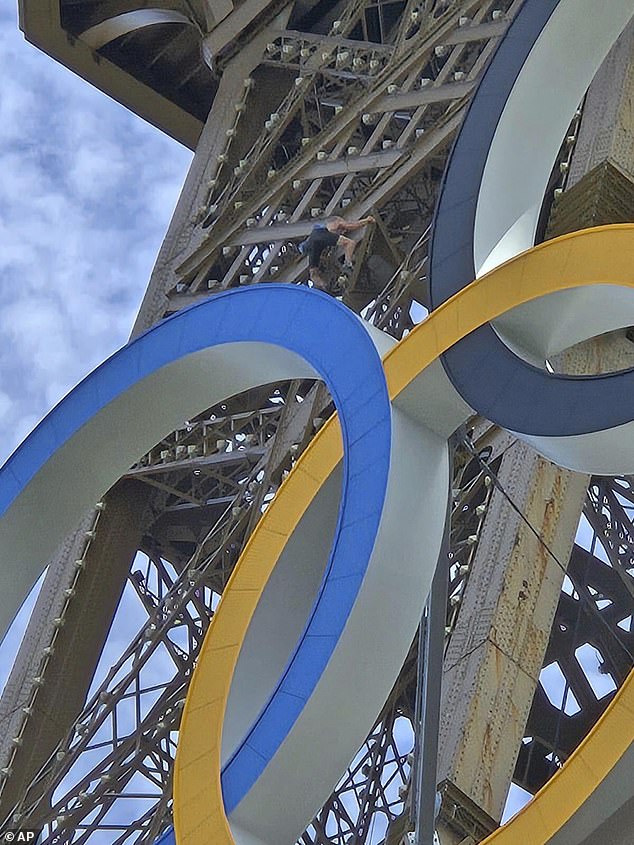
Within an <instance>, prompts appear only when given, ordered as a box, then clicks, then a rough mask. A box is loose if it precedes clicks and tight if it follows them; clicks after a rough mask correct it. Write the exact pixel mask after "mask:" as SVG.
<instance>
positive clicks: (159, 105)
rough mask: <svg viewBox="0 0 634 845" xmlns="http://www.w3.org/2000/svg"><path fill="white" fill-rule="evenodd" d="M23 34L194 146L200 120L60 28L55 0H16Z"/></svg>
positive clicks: (116, 98)
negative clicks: (17, 0)
mask: <svg viewBox="0 0 634 845" xmlns="http://www.w3.org/2000/svg"><path fill="white" fill-rule="evenodd" d="M18 5H19V16H20V28H21V29H22V31H23V32H24V36H25V38H26V39H27V40H28V41H30V42H31V43H32V44H34V45H35V46H36V47H39V48H40V50H43V51H44V52H45V53H48V54H49V55H50V56H52V57H53V58H54V59H57V61H59V62H61V63H62V64H63V65H66V67H68V68H70V69H71V70H73V71H74V72H75V73H77V74H78V75H79V76H81V77H83V78H84V79H85V80H87V81H88V82H90V83H92V84H93V85H95V86H96V87H97V88H99V89H100V90H101V91H103V92H104V93H106V94H108V95H109V96H110V97H112V98H113V99H115V100H117V102H119V103H121V104H122V105H124V106H126V108H129V109H130V110H131V111H133V112H134V113H135V114H138V115H139V117H141V118H143V119H144V120H147V121H148V122H149V123H152V124H153V125H154V126H156V127H157V128H158V129H161V130H162V131H163V132H166V133H167V134H168V135H171V136H172V138H175V139H176V140H177V141H180V142H181V143H182V144H184V145H185V146H186V147H189V148H190V149H194V147H195V146H196V143H197V141H198V138H199V136H200V132H201V130H202V124H201V122H200V121H199V120H197V119H196V118H194V117H192V115H190V114H188V113H187V112H185V111H183V109H181V108H179V107H178V106H177V105H175V104H174V103H172V102H170V101H169V100H168V99H166V98H165V97H163V96H161V95H160V94H157V93H156V91H154V90H153V89H152V88H149V87H148V86H147V85H145V84H143V83H142V82H140V81H139V80H137V79H135V78H134V77H133V76H130V75H129V74H128V73H125V71H123V70H121V68H118V67H117V66H116V65H114V64H113V63H112V62H110V61H108V59H106V58H104V57H103V56H99V55H97V53H95V51H94V50H93V49H92V48H91V47H89V46H88V45H87V44H86V43H84V42H83V41H81V40H79V39H77V38H69V37H68V34H67V33H66V31H65V30H64V29H63V28H62V25H61V21H60V13H59V0H19V4H18Z"/></svg>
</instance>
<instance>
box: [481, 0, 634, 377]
mask: <svg viewBox="0 0 634 845" xmlns="http://www.w3.org/2000/svg"><path fill="white" fill-rule="evenodd" d="M633 14H634V9H633V7H632V2H631V0H610V3H609V4H605V5H603V6H602V8H601V14H597V7H596V2H595V0H561V2H560V3H559V5H558V6H557V8H556V9H555V11H554V12H553V14H552V15H551V17H550V19H549V20H548V22H547V24H546V26H545V27H544V29H543V31H542V33H541V34H540V36H539V38H538V39H537V41H536V42H535V44H534V46H533V48H532V50H531V52H530V54H529V56H528V58H527V59H526V61H525V63H524V66H523V67H522V70H521V72H520V74H519V76H518V78H517V81H516V83H515V85H514V87H513V90H512V91H511V94H510V96H509V99H508V101H507V103H506V106H505V108H504V111H503V113H502V116H501V118H500V121H499V124H498V127H497V130H496V132H495V135H494V138H493V141H492V143H491V146H490V149H489V154H488V157H487V162H486V165H485V169H484V174H483V178H482V183H481V186H480V193H479V196H478V203H477V208H476V218H475V231H474V246H473V248H474V263H475V268H476V274H477V276H482V275H484V274H485V273H487V272H489V271H490V270H492V269H494V267H497V266H498V265H500V264H502V263H503V262H505V261H508V260H509V259H511V258H513V257H514V256H516V255H518V254H519V253H520V252H523V251H524V250H526V249H529V248H530V247H531V246H532V245H533V243H534V239H535V230H536V227H537V221H538V217H539V212H540V208H541V203H542V198H543V196H544V192H545V190H546V187H547V184H548V179H549V176H550V172H551V170H552V166H553V162H554V160H555V157H556V155H557V151H558V149H559V147H560V145H561V141H562V138H563V136H564V133H565V132H566V129H567V128H568V126H569V124H570V120H571V118H572V115H573V113H574V111H575V109H576V108H577V105H578V104H579V102H580V101H581V98H582V97H583V95H584V93H585V91H586V89H587V88H588V86H589V85H590V83H591V81H592V79H593V77H594V75H595V74H596V72H597V70H598V69H599V67H600V65H601V63H602V61H603V59H604V58H605V56H606V55H607V53H608V52H609V50H610V47H611V46H612V44H613V43H614V41H615V40H616V39H617V38H618V36H619V34H620V33H621V31H622V30H623V29H624V28H625V26H626V25H627V23H628V21H629V20H630V19H631V17H632V15H633ZM553 80H555V81H556V82H553ZM633 319H634V295H633V294H632V292H631V291H629V290H624V289H622V288H617V287H616V286H615V287H614V288H610V290H609V293H608V291H606V288H605V286H601V287H597V288H588V287H586V288H579V289H576V290H570V291H562V292H559V293H557V294H554V295H552V296H549V297H547V298H544V299H540V300H536V301H534V302H530V303H527V304H525V305H522V306H520V307H519V308H516V309H514V310H513V311H511V312H509V313H508V314H505V315H504V316H503V317H500V318H498V319H497V320H496V321H495V323H494V326H495V329H496V331H497V332H498V334H499V335H500V337H501V338H502V339H503V340H504V342H505V343H506V344H507V345H508V346H509V347H510V348H511V349H512V350H513V351H514V352H515V353H516V354H518V355H519V356H520V357H522V358H524V359H525V360H527V361H529V362H530V363H533V364H535V365H537V366H539V367H543V366H544V360H545V359H546V358H548V357H549V356H551V355H554V354H555V353H557V352H560V351H562V350H563V349H566V348H568V347H570V346H573V345H574V344H575V343H579V342H581V341H583V340H587V339H589V338H591V337H594V336H596V335H599V334H603V333H604V332H608V331H612V330H614V329H617V328H622V327H625V326H629V325H632V322H633Z"/></svg>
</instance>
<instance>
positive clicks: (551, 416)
mask: <svg viewBox="0 0 634 845" xmlns="http://www.w3.org/2000/svg"><path fill="white" fill-rule="evenodd" d="M633 13H634V10H633V8H632V4H631V2H630V1H629V0H614V2H610V3H608V4H605V5H604V6H603V7H602V9H601V14H600V15H599V14H597V10H596V4H595V3H594V2H591V1H590V0H527V2H525V3H524V5H523V6H522V8H521V10H520V11H519V13H518V15H517V17H516V19H515V20H514V21H513V23H512V24H511V26H510V28H509V30H508V33H507V35H506V36H505V38H504V39H502V41H501V42H500V45H499V46H498V49H497V51H496V53H495V55H494V57H493V59H492V61H491V63H490V65H489V67H488V69H487V71H486V73H485V74H484V77H483V79H482V81H481V82H480V85H479V87H478V89H477V91H476V93H475V94H474V96H473V99H472V101H471V105H470V108H469V112H468V114H467V117H466V118H465V121H464V123H463V125H462V127H461V129H460V132H459V135H458V137H457V140H456V142H455V145H454V148H453V151H452V153H451V157H450V160H449V164H448V166H447V170H446V173H445V179H444V184H443V187H442V191H441V195H440V199H439V202H438V206H437V213H436V219H435V225H434V231H433V236H432V245H431V259H430V280H431V281H430V284H431V299H432V303H433V306H434V307H437V306H438V305H439V304H440V303H441V302H443V301H445V300H446V299H447V298H448V297H449V296H451V295H452V294H454V293H455V292H456V291H458V290H460V289H461V288H463V287H464V286H465V285H468V284H469V283H470V282H471V280H472V279H474V278H475V277H476V276H477V275H478V274H479V273H480V272H481V271H482V268H483V266H484V268H485V269H490V268H491V266H495V264H499V263H501V261H504V260H507V259H509V258H511V257H513V255H516V254H517V253H518V252H521V251H522V250H525V249H528V248H529V247H530V246H531V244H532V243H533V242H534V241H533V238H534V235H535V227H536V224H537V218H538V215H539V210H540V205H541V200H542V196H543V194H544V191H545V188H546V185H547V182H548V178H549V175H550V171H551V169H552V166H553V161H554V159H555V156H556V153H557V150H558V149H559V146H560V144H561V139H562V137H563V135H564V133H565V131H566V128H567V127H568V124H569V122H570V119H571V117H572V114H573V112H574V110H575V109H576V108H577V105H578V103H579V102H580V100H581V98H582V96H583V94H584V92H585V90H586V88H587V86H588V85H589V83H590V81H591V79H592V77H593V76H594V74H595V72H596V70H597V69H598V67H599V65H600V63H601V61H602V60H603V58H604V56H605V55H606V53H607V51H608V50H609V48H610V46H611V45H612V43H613V42H614V40H615V39H616V38H617V36H618V35H619V33H620V32H621V30H622V29H623V27H624V26H625V25H626V24H627V22H628V21H629V20H630V18H631V16H632V14H633ZM552 80H556V84H553V81H552ZM633 272H634V271H633ZM584 295H585V296H586V297H587V296H588V295H589V294H584ZM592 302H593V304H592V307H586V309H585V311H583V310H578V309H579V308H581V305H580V303H579V301H578V298H576V297H574V296H572V295H567V296H566V297H563V298H562V299H561V300H560V301H559V302H557V303H555V302H553V303H551V304H550V305H549V308H550V311H551V313H550V314H545V313H543V311H542V312H540V311H538V310H533V311H532V312H531V319H530V320H529V321H528V325H527V326H526V328H525V330H524V331H523V332H520V333H519V335H518V336H514V335H513V333H512V330H509V331H505V332H504V337H505V339H507V340H508V341H509V345H507V344H506V343H505V342H504V341H503V340H502V339H501V338H500V336H499V334H498V333H497V332H496V330H495V329H494V328H493V327H492V326H483V327H482V328H480V329H478V331H476V332H474V333H473V334H472V335H470V336H469V337H466V338H464V339H463V340H462V341H461V342H460V344H458V345H457V346H456V347H455V349H451V350H449V351H448V352H447V353H446V354H445V355H444V356H443V365H444V367H445V369H446V372H447V374H448V376H449V378H450V379H451V381H452V383H453V384H454V386H455V387H456V389H457V390H458V391H459V393H460V394H461V395H462V396H463V397H464V399H465V401H466V402H468V403H469V404H470V405H471V406H472V407H474V408H477V409H478V411H479V412H480V413H481V414H482V415H483V416H485V417H487V418H488V419H490V420H492V421H494V422H496V423H498V424H499V425H501V426H503V427H504V428H507V429H509V430H511V431H515V432H519V433H522V434H527V435H530V436H533V437H535V436H548V437H560V436H564V435H565V436H568V435H583V434H586V433H588V432H596V431H601V430H604V429H608V428H613V427H615V426H618V425H621V424H623V423H626V422H628V421H629V420H631V419H632V417H633V416H634V405H632V404H631V403H630V402H628V401H627V399H628V397H631V396H634V372H621V373H617V374H611V375H609V376H596V377H587V378H579V377H569V376H565V375H552V374H550V373H548V372H547V371H546V370H545V368H544V367H543V364H544V358H545V357H547V355H548V354H552V352H553V351H558V349H557V348H555V349H553V348H552V346H551V347H549V343H548V340H549V339H548V338H547V339H546V341H545V344H544V346H543V348H541V349H531V350H530V351H529V352H528V353H527V354H526V355H525V356H524V357H525V358H527V359H529V360H523V358H522V357H520V356H519V355H518V354H515V352H514V351H512V349H518V348H519V349H521V348H522V343H523V340H524V338H525V337H529V338H530V337H531V335H534V334H536V333H537V332H539V331H540V329H541V327H540V323H541V322H544V321H546V320H552V326H551V331H552V333H556V332H557V330H558V329H559V327H560V326H561V324H562V323H563V322H567V323H570V324H573V325H571V327H570V329H571V336H570V338H569V342H568V344H567V345H572V344H573V343H576V342H578V341H579V340H583V339H585V338H586V337H588V336H592V334H595V333H596V334H598V333H599V332H600V331H608V330H610V329H614V328H618V327H621V326H626V325H630V324H631V322H632V320H633V319H634V302H633V301H632V300H631V298H630V299H628V300H627V301H626V302H625V307H623V303H621V302H620V301H619V303H618V308H617V307H615V308H613V309H612V311H611V319H610V320H609V321H607V323H606V322H604V321H602V319H601V312H602V311H606V310H609V309H610V303H609V302H606V300H605V297H604V298H603V300H602V301H601V303H598V302H597V300H596V298H595V299H593V301H592ZM553 309H556V313H557V315H558V316H557V317H554V316H553V315H554V314H555V311H554V310H553ZM575 319H576V325H574V323H575ZM580 325H581V328H582V332H581V334H577V333H576V331H577V329H579V326H580ZM583 329H586V330H587V331H586V333H585V336H584V334H583ZM500 331H502V329H501V328H500ZM520 335H521V336H520ZM553 343H554V341H553ZM558 345H559V347H560V348H563V345H565V337H564V338H561V339H560V341H559V343H558ZM556 346H557V344H555V347H556ZM540 353H541V361H540V360H539V359H540ZM531 362H533V363H534V362H537V363H539V365H540V366H541V368H540V367H539V366H534V365H533V363H531ZM572 409H574V411H573V412H572V413H571V410H572ZM536 445H537V447H538V448H540V447H539V444H536Z"/></svg>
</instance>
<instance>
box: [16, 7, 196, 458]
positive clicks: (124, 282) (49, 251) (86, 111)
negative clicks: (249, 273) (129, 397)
mask: <svg viewBox="0 0 634 845" xmlns="http://www.w3.org/2000/svg"><path fill="white" fill-rule="evenodd" d="M15 7H16V8H17V3H15ZM16 8H12V4H3V9H2V10H0V79H1V80H2V81H1V82H0V434H1V437H0V461H1V460H3V459H4V458H6V457H7V456H8V454H9V453H10V452H11V451H12V450H13V449H14V448H15V447H16V446H17V445H18V443H19V442H20V440H21V439H22V438H23V437H24V435H25V433H26V432H27V431H28V429H29V428H30V427H32V425H33V423H34V422H36V421H37V420H38V419H40V418H41V417H42V416H43V415H44V414H45V413H46V412H47V411H48V410H49V409H50V408H51V407H52V406H53V405H54V404H55V403H56V402H57V401H59V399H60V398H61V397H62V396H63V394H64V393H66V392H67V391H68V390H69V389H70V388H71V387H72V386H73V385H74V384H76V383H77V382H78V381H79V380H80V379H81V378H82V377H83V376H84V375H86V374H87V373H88V372H89V371H90V370H91V369H93V368H94V367H95V366H96V365H98V364H99V363H100V362H101V361H102V360H103V359H104V358H106V357H107V356H108V355H109V354H111V353H112V352H113V351H114V350H115V349H116V348H118V347H119V346H121V345H122V344H123V343H125V342H126V340H127V337H128V335H129V332H130V329H131V327H132V323H133V321H134V317H135V315H136V312H137V310H138V306H139V304H140V301H141V298H142V296H143V292H144V290H145V287H146V285H147V282H148V279H149V276H150V272H151V269H152V265H153V263H154V259H155V257H156V254H157V253H158V249H159V246H160V244H161V241H162V238H163V235H164V233H165V231H166V229H167V224H168V222H169V218H170V216H171V213H172V210H173V207H174V204H175V201H176V198H177V196H178V194H179V192H180V188H181V186H182V183H183V181H184V177H185V173H186V170H187V167H188V165H189V162H190V161H191V153H190V152H189V151H188V150H186V149H184V148H183V147H181V146H180V145H178V144H177V143H176V142H174V141H172V140H171V139H169V138H167V137H166V136H164V135H162V134H161V133H160V132H159V131H158V130H156V129H154V128H153V127H151V126H149V125H148V124H145V123H143V122H142V121H141V120H140V119H139V118H137V117H135V116H134V115H133V114H131V113H130V112H128V111H127V110H126V109H124V108H123V107H122V106H120V105H118V104H117V103H114V102H113V101H112V100H110V99H109V98H107V97H106V96H105V95H104V94H102V93H101V92H99V91H97V90H96V89H95V88H93V87H92V86H90V85H89V84H88V83H86V82H84V81H83V80H81V79H79V78H78V77H76V76H75V75H74V74H72V73H71V72H70V71H68V70H67V69H66V68H63V67H62V66H60V65H58V64H57V63H55V62H54V61H52V60H51V59H50V58H49V57H48V56H46V55H44V54H43V53H41V52H40V51H39V50H37V49H35V48H34V47H32V46H31V45H30V44H28V43H27V42H26V41H25V40H24V38H23V36H22V33H21V32H20V31H19V29H18V24H17V16H16Z"/></svg>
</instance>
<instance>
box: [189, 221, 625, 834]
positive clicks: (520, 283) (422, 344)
mask: <svg viewBox="0 0 634 845" xmlns="http://www.w3.org/2000/svg"><path fill="white" fill-rule="evenodd" d="M633 236H634V226H630V225H624V226H614V227H606V228H603V229H594V230H588V231H585V232H581V233H575V234H574V235H569V236H566V237H564V238H561V239H558V240H556V241H549V242H548V243H546V244H543V245H542V246H540V247H537V248H535V249H533V250H531V251H530V252H528V253H525V254H523V255H521V256H519V257H518V258H517V259H515V260H513V261H511V262H509V263H508V264H506V265H504V266H502V267H500V268H498V269H496V270H494V271H493V272H492V273H490V274H489V275H488V276H484V277H482V278H481V279H479V280H477V281H476V282H474V283H473V284H472V285H469V286H468V287H467V288H465V289H463V290H462V291H460V292H459V293H458V294H456V295H455V296H454V297H453V298H452V299H450V300H449V301H447V302H445V303H444V304H443V305H441V306H440V307H439V308H438V309H437V310H436V311H434V312H433V313H432V314H431V315H430V317H429V318H428V319H427V320H426V321H425V322H424V323H421V324H420V325H419V326H418V327H417V328H416V329H415V330H414V331H413V332H412V333H411V334H410V335H409V336H408V337H407V338H406V339H405V340H404V341H402V342H401V343H400V344H398V345H397V346H396V347H395V348H394V349H393V350H392V351H391V352H390V353H388V355H387V356H386V357H385V359H384V367H385V372H386V377H387V382H388V387H389V392H390V396H391V397H392V399H393V403H394V406H395V408H399V407H400V406H401V407H408V409H409V410H410V412H411V409H412V407H417V406H419V405H420V404H421V403H420V402H417V401H416V396H417V394H418V392H419V391H421V393H424V385H425V380H426V378H427V376H428V374H429V372H430V366H431V365H432V364H433V362H434V361H435V360H436V359H437V358H438V357H439V356H440V355H441V354H442V353H443V352H445V351H446V350H447V349H449V348H450V347H452V346H453V345H454V344H456V343H457V342H459V341H460V340H461V339H462V338H464V337H465V336H466V335H468V334H469V333H470V332H472V331H474V330H475V329H477V328H478V327H479V326H481V325H483V324H485V323H486V322H488V321H490V320H492V319H495V318H496V317H497V316H499V315H500V314H502V313H504V312H505V311H507V310H509V309H512V308H514V307H517V306H518V305H521V304H522V303H525V302H528V301H530V300H533V299H535V298H538V297H544V296H547V295H549V294H554V293H555V292H557V291H563V290H568V289H573V288H577V287H586V286H590V285H593V284H597V282H598V283H600V284H601V285H603V286H605V285H608V284H609V285H623V286H625V287H628V288H634V279H632V274H631V270H630V268H631V262H632V260H633V259H634V237H633ZM336 427H337V421H336V419H332V420H331V421H329V423H328V425H327V426H326V427H325V428H324V429H323V430H322V431H321V432H320V434H319V436H318V437H317V438H316V439H315V440H314V441H313V442H312V443H311V446H310V447H309V448H308V449H307V450H306V452H305V453H304V455H303V456H302V458H301V459H300V461H299V462H298V464H297V466H296V469H295V470H294V472H293V473H291V476H290V477H289V479H288V481H287V483H286V484H285V485H284V486H283V487H282V488H281V489H280V491H279V493H278V495H277V497H276V498H275V500H274V501H273V503H272V504H271V506H270V507H269V509H268V510H267V512H266V514H265V515H264V517H263V519H262V520H261V522H260V523H259V525H258V527H257V529H256V531H255V532H254V534H253V536H252V538H251V540H250V542H249V545H248V547H247V548H246V549H245V552H244V554H243V556H242V558H241V560H240V561H239V563H238V565H237V567H236V569H235V571H234V574H233V576H232V579H231V582H230V584H229V585H228V587H227V589H226V591H225V595H224V597H223V600H222V601H221V603H220V606H219V608H218V611H217V613H216V616H215V618H214V620H213V623H212V625H211V627H210V629H209V632H208V634H207V637H206V640H205V643H204V645H203V649H202V652H201V654H200V657H199V661H198V666H197V669H196V674H195V677H194V679H193V682H192V685H191V687H190V692H189V696H188V700H187V705H186V709H185V713H184V715H183V721H182V724H181V739H180V743H179V750H178V755H177V762H176V780H175V819H176V825H177V831H178V843H179V845H204V843H205V842H206V841H207V837H208V835H209V834H208V832H209V831H210V830H213V832H214V833H213V837H214V845H233V843H234V842H237V843H240V844H241V845H242V843H244V844H245V845H247V843H248V845H253V843H261V842H265V843H275V842H276V841H277V840H276V838H275V835H274V834H273V836H271V834H270V833H268V832H266V833H263V834H262V835H261V836H257V835H256V834H255V833H254V832H253V830H251V829H250V830H248V831H246V833H245V832H244V831H243V830H242V829H238V830H237V831H236V830H234V831H233V832H232V827H233V826H232V827H230V826H229V822H228V821H227V815H226V813H225V808H224V805H223V794H222V786H221V778H220V768H221V764H220V759H221V757H220V755H221V745H222V724H223V719H224V714H225V708H226V705H227V701H228V698H229V693H230V688H231V683H232V676H233V672H234V669H235V665H236V662H237V655H238V653H239V651H240V647H241V644H242V642H243V640H244V637H245V636H246V633H247V631H248V628H249V620H250V616H251V614H252V613H253V611H254V609H255V607H257V604H258V601H259V598H260V596H261V595H262V594H263V592H264V590H265V587H266V583H267V579H268V578H269V576H270V573H271V572H272V571H273V570H274V567H275V564H276V560H277V556H279V555H280V554H281V552H282V549H283V546H284V541H283V540H279V541H278V543H277V545H276V546H272V545H271V543H270V535H271V536H278V537H279V534H280V531H279V529H278V528H277V524H278V523H277V520H280V524H282V525H284V526H285V530H286V531H288V530H289V526H288V523H289V519H290V521H291V523H292V522H293V521H297V520H299V518H300V515H301V513H303V512H304V511H305V510H306V509H307V508H308V507H309V505H310V502H311V500H312V498H313V497H314V496H315V495H316V493H317V491H318V490H319V488H320V486H321V485H322V484H324V483H326V480H327V478H328V476H329V474H330V473H331V472H332V469H333V467H334V466H335V465H336V463H337V461H338V460H339V459H340V458H341V446H340V444H339V442H338V440H337V436H336ZM629 440H630V441H632V437H631V436H630V438H629ZM565 441H566V438H561V439H560V440H559V446H560V447H563V446H565ZM590 442H591V441H590ZM553 448H554V449H555V447H553ZM555 457H556V454H555ZM585 458H586V459H589V458H590V454H589V453H586V455H585ZM595 459H596V458H595ZM616 460H618V461H620V462H622V464H623V465H627V466H628V467H634V443H631V445H630V448H629V451H628V452H627V454H623V453H620V454H619V455H618V456H617V457H616ZM291 514H292V516H291ZM242 590H245V591H248V595H247V596H245V599H246V600H244V601H243V600H242V597H240V598H238V597H239V594H240V592H241V591H242ZM378 641H379V638H377V642H378ZM228 652H230V654H231V655H232V656H228V657H227V659H226V660H225V659H224V657H225V655H228ZM372 657H373V658H374V657H376V655H372ZM358 659H360V658H358ZM608 730H609V728H608ZM606 732H607V731H606ZM604 736H605V734H604ZM203 738H204V743H202V742H201V741H202V739H203ZM633 738H634V727H632V726H630V730H629V733H628V736H627V739H624V743H626V744H629V743H630V742H631V741H632V739H633ZM356 747H357V746H356V745H354V744H353V743H350V746H349V756H351V755H352V754H353V753H354V751H355V750H356ZM309 751H310V750H309ZM311 753H312V752H311ZM333 753H334V752H333ZM283 774H284V777H285V778H288V780H289V781H290V782H292V781H293V780H294V778H296V777H299V776H300V773H298V772H297V771H295V769H293V768H292V767H290V768H288V769H286V771H284V773H283ZM208 777H209V779H207V778H208ZM278 782H281V781H279V779H278ZM284 783H286V780H285V781H284ZM318 797H319V796H318V795H315V802H314V809H316V808H317V807H318V806H319V801H318ZM285 812H286V810H284V811H282V810H279V814H280V816H282V815H284V814H285ZM309 818H310V816H307V817H306V818H305V823H306V822H307V821H308V819H309ZM299 833H301V828H299V829H297V830H296V835H299ZM236 834H237V835H236ZM289 841H290V840H289ZM509 841H511V840H509ZM513 841H519V840H513ZM531 841H532V842H533V843H534V845H541V843H542V841H543V842H545V841H546V840H541V839H533V840H531Z"/></svg>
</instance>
